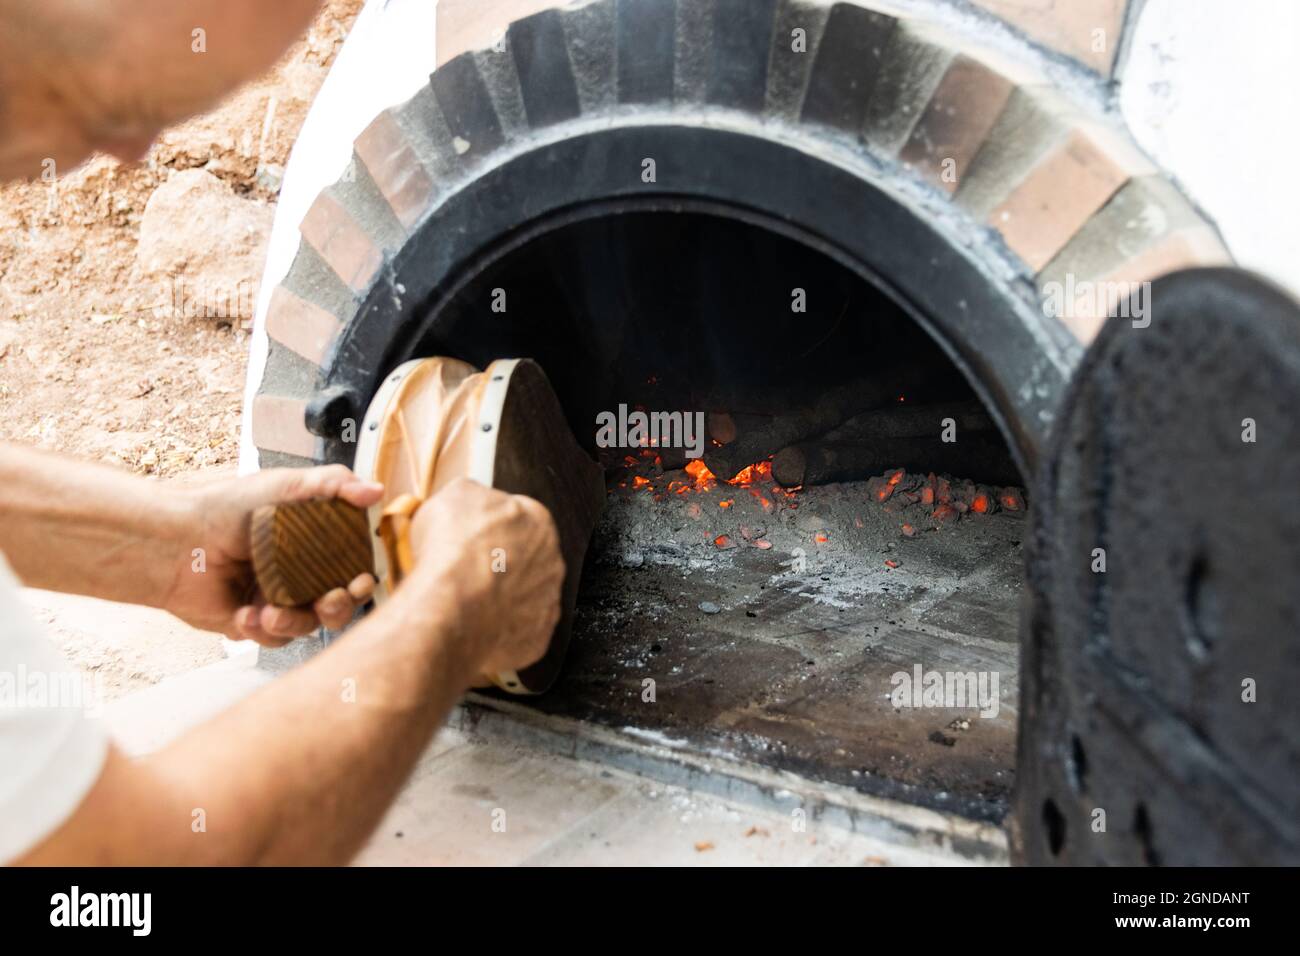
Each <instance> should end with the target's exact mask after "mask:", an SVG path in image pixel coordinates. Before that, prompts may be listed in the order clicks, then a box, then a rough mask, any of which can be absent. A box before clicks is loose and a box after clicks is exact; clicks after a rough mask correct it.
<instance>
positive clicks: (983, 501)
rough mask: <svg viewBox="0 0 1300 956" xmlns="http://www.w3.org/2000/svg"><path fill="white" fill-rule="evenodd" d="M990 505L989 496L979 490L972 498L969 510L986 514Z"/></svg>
mask: <svg viewBox="0 0 1300 956" xmlns="http://www.w3.org/2000/svg"><path fill="white" fill-rule="evenodd" d="M992 506H993V505H992V502H990V501H989V496H988V495H986V494H984V492H982V491H981V492H980V493H979V494H977V495H976V496H975V498H974V500H973V501H971V503H970V510H971V511H973V512H975V513H976V514H979V515H986V514H988V513H989V509H990V508H991V507H992Z"/></svg>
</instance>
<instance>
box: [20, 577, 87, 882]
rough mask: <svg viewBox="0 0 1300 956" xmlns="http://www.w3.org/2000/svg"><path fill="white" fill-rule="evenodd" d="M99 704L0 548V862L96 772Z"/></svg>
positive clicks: (50, 824) (80, 792)
mask: <svg viewBox="0 0 1300 956" xmlns="http://www.w3.org/2000/svg"><path fill="white" fill-rule="evenodd" d="M100 705H101V702H100V700H99V697H98V693H97V689H96V686H95V683H94V681H93V680H92V679H91V677H90V675H86V674H83V673H81V671H79V670H78V669H77V668H75V667H73V666H72V665H70V664H69V663H68V662H67V661H65V660H64V659H63V658H62V657H61V656H60V655H59V653H58V651H56V650H55V648H54V645H53V644H51V643H50V641H49V640H47V639H46V638H45V637H44V636H43V635H42V634H41V630H40V628H39V627H38V626H37V624H36V622H35V621H34V620H33V619H32V616H31V615H30V614H29V613H28V612H27V608H26V606H25V605H24V604H23V600H22V593H21V592H20V591H19V586H18V582H17V580H16V579H15V578H14V575H13V572H12V571H11V570H10V568H9V564H8V562H7V561H5V559H4V555H2V554H0V864H3V863H7V862H9V861H11V860H13V859H15V858H17V857H19V856H21V855H22V854H23V853H25V852H27V851H28V850H30V849H31V848H32V847H34V846H36V845H37V844H38V843H40V842H41V840H43V839H44V838H45V837H47V836H49V835H50V834H51V833H53V832H54V831H55V830H57V829H58V828H59V826H60V825H61V824H62V823H63V822H64V821H65V820H67V819H68V817H69V816H71V815H72V813H73V811H74V810H76V809H77V807H78V806H79V805H80V804H81V801H82V800H83V799H85V796H86V794H87V793H89V792H90V788H91V787H92V786H93V785H94V783H95V781H96V780H97V779H98V778H99V774H100V771H101V769H102V768H103V766H104V758H105V756H106V755H107V753H108V737H107V734H106V732H105V730H104V728H103V726H102V725H101V723H100V721H99V720H98V719H96V718H97V712H98V710H99V707H100Z"/></svg>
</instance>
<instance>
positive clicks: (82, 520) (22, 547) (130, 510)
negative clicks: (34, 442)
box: [0, 443, 193, 605]
mask: <svg viewBox="0 0 1300 956" xmlns="http://www.w3.org/2000/svg"><path fill="white" fill-rule="evenodd" d="M192 529H193V515H192V513H191V503H190V499H188V498H187V497H186V496H185V495H184V494H183V493H180V492H178V491H177V490H176V489H175V488H173V487H170V486H168V485H164V484H162V483H159V482H154V481H150V480H148V479H145V478H140V477H137V476H134V475H130V474H127V473H125V472H122V471H119V470H117V469H114V468H109V467H107V466H105V465H97V464H93V463H90V462H84V461H79V460H77V459H74V458H68V457H65V456H63V455H58V454H54V453H51V452H44V451H38V450H36V449H32V448H25V447H23V446H21V445H13V444H8V443H0V551H2V552H4V555H5V557H6V558H7V559H8V561H9V563H10V564H11V565H12V566H13V568H14V571H15V572H16V573H17V575H18V577H19V579H20V580H22V582H23V583H24V584H26V585H28V586H29V587H37V588H46V589H48V590H52V591H71V592H75V593H78V594H89V595H92V596H94V597H101V598H106V599H109V600H114V601H127V602H130V603H133V604H153V605H157V604H158V603H159V601H160V600H161V599H162V597H163V596H165V595H166V594H167V593H168V591H169V589H170V587H171V584H172V582H173V581H174V580H175V578H176V575H177V573H178V569H179V568H180V567H181V565H182V564H185V565H186V566H188V561H187V558H186V556H187V555H188V554H189V550H188V549H187V547H186V545H187V540H186V539H187V536H190V537H192V536H193V535H192Z"/></svg>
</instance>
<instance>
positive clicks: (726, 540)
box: [713, 534, 731, 548]
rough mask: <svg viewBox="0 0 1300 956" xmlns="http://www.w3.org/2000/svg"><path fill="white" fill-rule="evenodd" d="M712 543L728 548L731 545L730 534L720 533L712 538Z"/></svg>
mask: <svg viewBox="0 0 1300 956" xmlns="http://www.w3.org/2000/svg"><path fill="white" fill-rule="evenodd" d="M713 543H714V544H716V545H717V546H718V547H719V548H729V547H731V536H730V535H725V534H720V535H718V536H717V537H716V538H714V539H713Z"/></svg>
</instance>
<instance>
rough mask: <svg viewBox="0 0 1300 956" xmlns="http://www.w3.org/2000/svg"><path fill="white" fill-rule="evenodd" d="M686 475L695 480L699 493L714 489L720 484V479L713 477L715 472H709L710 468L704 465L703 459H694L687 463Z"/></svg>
mask: <svg viewBox="0 0 1300 956" xmlns="http://www.w3.org/2000/svg"><path fill="white" fill-rule="evenodd" d="M686 473H687V474H688V475H690V476H691V478H692V480H694V482H695V488H696V490H698V491H704V490H705V489H707V488H712V487H713V486H714V485H716V484H717V483H718V479H717V478H715V477H713V472H711V471H709V466H708V465H706V464H705V463H704V459H703V458H692V459H691V460H690V461H688V462H687V463H686Z"/></svg>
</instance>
